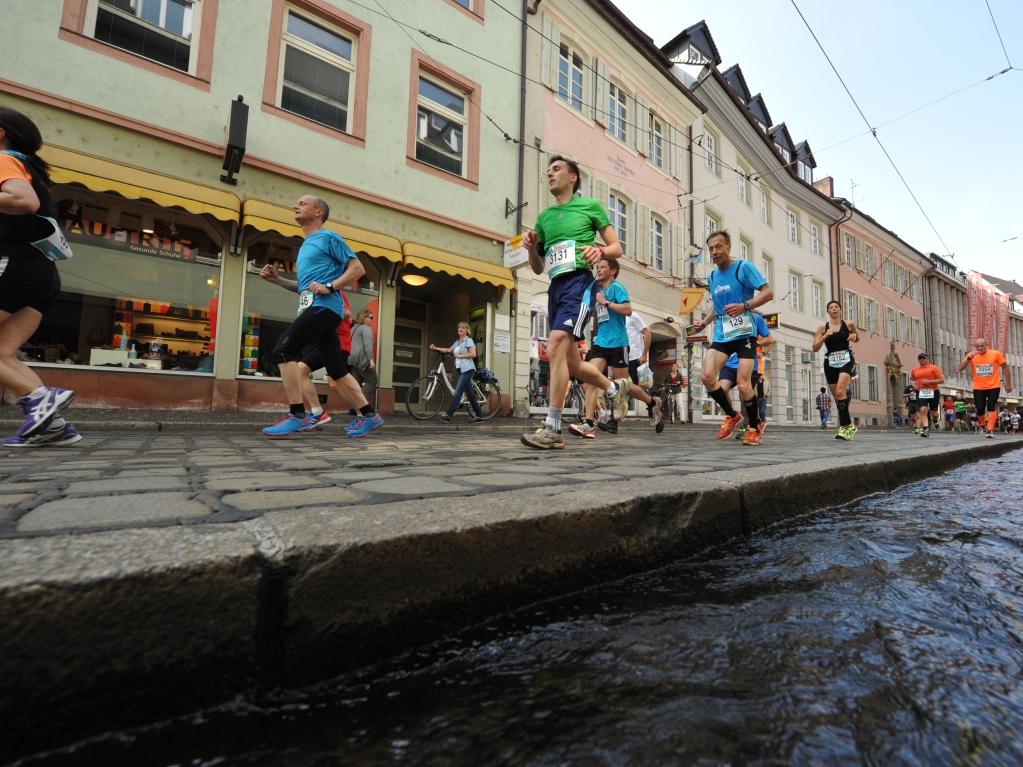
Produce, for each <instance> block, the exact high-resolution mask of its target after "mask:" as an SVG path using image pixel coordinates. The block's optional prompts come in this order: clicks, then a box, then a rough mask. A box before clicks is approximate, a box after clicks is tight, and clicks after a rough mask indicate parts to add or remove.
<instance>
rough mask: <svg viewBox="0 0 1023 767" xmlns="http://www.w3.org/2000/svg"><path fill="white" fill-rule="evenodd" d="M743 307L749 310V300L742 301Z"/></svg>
mask: <svg viewBox="0 0 1023 767" xmlns="http://www.w3.org/2000/svg"><path fill="white" fill-rule="evenodd" d="M742 308H743V309H745V310H746V311H747V312H748V311H749V301H743V302H742Z"/></svg>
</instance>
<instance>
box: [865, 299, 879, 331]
mask: <svg viewBox="0 0 1023 767" xmlns="http://www.w3.org/2000/svg"><path fill="white" fill-rule="evenodd" d="M866 304H867V305H866V310H867V316H866V317H864V318H863V322H864V330H866V331H867V332H868V333H870V334H871V335H877V325H878V313H879V312H880V309H881V305H880V304H879V303H878V302H877V301H875V300H874V299H872V298H868V299H867V300H866Z"/></svg>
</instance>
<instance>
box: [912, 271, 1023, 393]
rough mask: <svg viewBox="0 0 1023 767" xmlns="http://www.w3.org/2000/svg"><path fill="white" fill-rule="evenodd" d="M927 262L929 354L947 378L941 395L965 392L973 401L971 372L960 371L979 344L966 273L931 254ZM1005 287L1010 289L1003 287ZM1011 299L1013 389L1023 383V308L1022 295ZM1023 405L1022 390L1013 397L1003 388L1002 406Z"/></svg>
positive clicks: (1009, 357) (1009, 358)
mask: <svg viewBox="0 0 1023 767" xmlns="http://www.w3.org/2000/svg"><path fill="white" fill-rule="evenodd" d="M927 260H928V262H929V263H930V265H931V268H930V269H928V270H927V272H926V275H925V279H924V283H925V287H924V301H925V303H924V311H925V317H926V343H927V352H928V354H930V355H931V361H932V362H933V363H934V364H935V365H937V366H938V367H940V368H941V370H942V372H943V373H944V374H945V384H944V386H942V387H941V393H942V394H943V395H944V394H955V393H956V392H959V391H962V392H965V393H966V395H967V396H968V397H969V396H971V392H972V390H973V379H972V377H971V372H970V368H969V367H967V368H966V369H965V370H964V371H962V372H961V373H960V372H959V371H958V370H957V369H956V368H957V367H958V366H959V363H960V362H961V361H962V359H963V357H965V356H966V353H967V352H969V351H970V347H971V346H972V345H973V343H974V342H975V341H976V339H973V338H970V319H969V303H968V293H967V288H966V273H965V272H962V271H960V270H959V268H958V267H957V266H956V265H955V264H954V263H953V262H951V261H950V260H948V259H946V258H942V257H941V256H939V255H937V254H936V253H931V254H930V255H929V256H928V257H927ZM985 277H987V275H985ZM988 281H989V282H994V283H995V284H996V286H999V283H1002V281H996V280H994V279H993V278H988ZM1011 284H1012V283H1009V285H1011ZM1001 287H1007V285H1005V284H1004V283H1002V285H1001ZM1003 292H1005V291H1004V290H1003ZM1009 295H1010V302H1009V343H1008V349H1007V350H1006V355H1005V360H1006V362H1008V363H1009V368H1010V370H1011V372H1012V383H1013V386H1015V387H1019V386H1020V384H1021V383H1023V378H1021V377H1020V376H1021V375H1023V304H1021V303H1020V301H1019V298H1020V296H1019V294H1018V293H1015V292H1013V293H1010V294H1009ZM1021 402H1023V397H1021V396H1020V392H1019V389H1018V388H1016V390H1014V391H1013V392H1011V393H1007V392H1006V391H1005V390H1004V388H1003V390H1002V397H1001V400H1000V403H1001V404H1003V405H1008V406H1009V407H1013V408H1015V407H1016V406H1018V405H1019V404H1020V403H1021Z"/></svg>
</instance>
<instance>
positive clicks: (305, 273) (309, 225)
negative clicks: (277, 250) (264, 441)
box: [259, 194, 384, 437]
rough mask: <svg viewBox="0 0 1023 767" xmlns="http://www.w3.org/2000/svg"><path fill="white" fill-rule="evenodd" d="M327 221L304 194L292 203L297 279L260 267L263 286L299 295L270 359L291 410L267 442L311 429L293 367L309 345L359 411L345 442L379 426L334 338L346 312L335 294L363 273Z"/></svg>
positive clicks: (324, 208) (321, 204)
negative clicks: (300, 235) (300, 237)
mask: <svg viewBox="0 0 1023 767" xmlns="http://www.w3.org/2000/svg"><path fill="white" fill-rule="evenodd" d="M329 215H330V208H329V207H328V205H327V203H326V202H325V201H324V200H322V199H320V198H319V197H314V196H313V195H311V194H307V195H305V196H304V197H301V198H299V200H298V202H297V203H295V221H296V223H297V224H298V225H299V226H300V227H302V231H303V232H304V233H305V240H304V241H303V242H302V246H301V247H300V248H299V250H298V258H297V260H296V264H295V268H296V270H297V273H298V274H297V277H298V279H297V280H286V279H284V278H283V277H281V276H280V275H279V274H278V273H277V270H276V269H275V268H274V266H273V265H272V264H267V265H266V266H264V267H263V270H262V271H261V272H260V275H259V276H260V277H262V278H263V279H264V280H266V281H267V282H273V283H274V284H276V285H280V286H281V287H283V288H286V289H288V290H291V291H293V292H295V293H298V317H297V318H296V319H295V321H294V322H292V323H291V325H289V326H288V329H287V330H285V331H284V333H283V334H281V337H280V339H279V340H278V341H277V344H276V345H275V346H274V349H273V353H272V354H271V359H272V360H273V361H274V364H276V365H277V367H278V368H279V369H280V371H281V381H282V382H283V383H284V391H285V392H286V393H287V395H288V403H289V404H290V406H291V410H290V412H289V413H288V415H287V416H285V417H284V418H283V419H282V420H281V421H280V422H279V423H276V424H274V425H273V426H268V427H267V428H265V429H263V433H264V434H266V435H268V436H271V437H281V436H285V435H288V434H293V433H295V432H299V431H305V430H308V428H309V427H310V426H311V425H312V422H311V419H310V417H309V415H308V414H307V413H306V412H305V404H304V401H303V396H302V373H301V371H300V370H299V367H298V364H299V361H300V360H301V359H302V351H303V350H304V349H305V348H306V347H307V346H309V345H310V344H311V345H313V346H314V347H316V351H317V352H318V353H319V356H320V359H321V360H322V361H323V367H324V368H326V370H327V375H328V376H330V377H331V378H332V379H334V381H336V382H337V386H338V391H339V393H340V394H341V395H342V396H343V397H344V398H345V400H347V401H348V402H349V403H351V404H353V405H354V406H355V407H356V408H357V409H358V410H359V416H358V417H357V418H356V419H355V421H354V422H353V423H352V424H351V426H349V427H347V428H346V429H345V431H346V432H347V433H348V436H349V437H364V436H366V435H367V434H369V433H370V432H371V431H373V430H374V429H378V428H380V427H381V426H382V425H383V423H384V421H383V419H382V418H381V417H380V414H379V413H377V412H376V411H375V410H374V409H373V407H372V406H371V405H370V404H369V403H368V402H367V401H366V398H365V397H364V396H363V394H362V388H361V387H360V386H359V383H358V382H357V381H356V380H355V378H354V377H353V376H352V375H351V374H350V373H349V372H348V353H347V352H345V351H342V349H341V341H340V339H339V338H338V334H337V326H338V325H340V324H341V320H342V318H343V317H344V311H345V310H344V300H343V299H342V297H341V296H340V295H339V294H338V291H339V290H341V289H342V288H343V287H345V286H347V285H352V284H354V283H355V282H357V281H358V280H359V278H360V277H362V276H363V275H364V274H365V273H366V270H365V269H364V268H363V266H362V264H361V263H360V262H359V259H358V258H357V257H356V255H355V254H354V253H353V252H352V249H351V248H349V247H348V243H346V242H345V240H344V238H343V237H342V236H341V235H339V234H337V233H336V232H332V231H330V230H328V229H324V228H323V225H324V224H325V223H326V221H327V217H328V216H329Z"/></svg>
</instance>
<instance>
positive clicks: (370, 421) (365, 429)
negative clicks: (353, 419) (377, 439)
mask: <svg viewBox="0 0 1023 767" xmlns="http://www.w3.org/2000/svg"><path fill="white" fill-rule="evenodd" d="M383 425H384V419H383V418H381V417H380V413H374V414H373V415H368V416H363V418H362V423H360V424H359V425H358V426H357V427H355V428H354V429H352V430H351V431H350V432H348V436H349V437H365V436H366V435H367V434H369V433H370V432H371V431H373V430H374V429H379V428H380V427H381V426H383Z"/></svg>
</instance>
